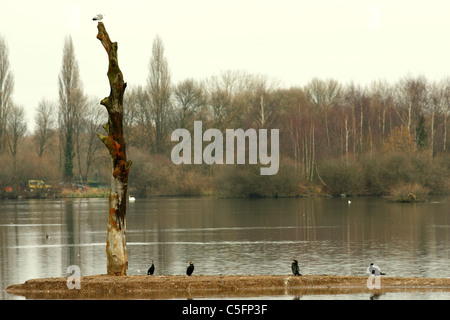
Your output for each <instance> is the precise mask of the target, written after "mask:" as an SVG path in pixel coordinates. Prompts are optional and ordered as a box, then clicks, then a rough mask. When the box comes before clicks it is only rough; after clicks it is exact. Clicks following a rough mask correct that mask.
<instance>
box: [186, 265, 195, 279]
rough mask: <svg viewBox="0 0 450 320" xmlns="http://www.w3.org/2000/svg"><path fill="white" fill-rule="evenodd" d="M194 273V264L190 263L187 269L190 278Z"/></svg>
mask: <svg viewBox="0 0 450 320" xmlns="http://www.w3.org/2000/svg"><path fill="white" fill-rule="evenodd" d="M192 272H194V264H193V263H192V262H189V266H188V267H187V269H186V275H188V276H190V275H191V274H192Z"/></svg>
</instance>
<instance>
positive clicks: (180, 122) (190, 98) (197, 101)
mask: <svg viewBox="0 0 450 320" xmlns="http://www.w3.org/2000/svg"><path fill="white" fill-rule="evenodd" d="M173 95H174V116H173V123H174V127H175V128H186V129H191V127H193V121H194V118H195V116H196V115H197V114H198V112H199V111H200V109H201V108H202V107H203V106H204V105H205V97H204V93H203V89H202V87H201V86H200V84H199V83H197V82H196V81H195V80H193V79H187V80H184V81H182V82H180V83H179V84H178V85H177V86H176V87H175V90H174V93H173Z"/></svg>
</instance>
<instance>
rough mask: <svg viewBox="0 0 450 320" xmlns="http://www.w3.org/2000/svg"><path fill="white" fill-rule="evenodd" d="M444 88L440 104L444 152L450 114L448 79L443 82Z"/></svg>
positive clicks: (449, 81) (449, 79)
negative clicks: (442, 120) (442, 117)
mask: <svg viewBox="0 0 450 320" xmlns="http://www.w3.org/2000/svg"><path fill="white" fill-rule="evenodd" d="M443 82H444V83H443V86H444V103H443V104H442V113H443V114H444V141H443V151H444V152H445V151H446V146H447V120H448V115H449V114H450V78H446V79H444V81H443Z"/></svg>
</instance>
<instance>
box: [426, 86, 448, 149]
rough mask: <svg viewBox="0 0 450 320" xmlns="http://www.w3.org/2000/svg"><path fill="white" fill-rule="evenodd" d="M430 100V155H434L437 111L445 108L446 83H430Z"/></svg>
mask: <svg viewBox="0 0 450 320" xmlns="http://www.w3.org/2000/svg"><path fill="white" fill-rule="evenodd" d="M429 100H430V103H429V105H428V108H429V110H430V112H431V123H430V133H431V137H430V138H431V141H430V156H431V157H433V156H434V144H435V141H434V137H435V128H434V127H435V117H436V113H438V112H440V111H441V110H442V109H443V106H444V101H445V87H444V83H442V82H441V83H438V82H434V83H431V84H430V87H429Z"/></svg>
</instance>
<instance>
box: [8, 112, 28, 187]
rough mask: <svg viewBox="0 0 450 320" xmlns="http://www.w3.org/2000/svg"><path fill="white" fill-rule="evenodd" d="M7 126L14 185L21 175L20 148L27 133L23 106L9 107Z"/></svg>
mask: <svg viewBox="0 0 450 320" xmlns="http://www.w3.org/2000/svg"><path fill="white" fill-rule="evenodd" d="M7 120H8V121H7V125H6V141H7V144H8V149H9V152H10V154H11V157H12V169H13V171H12V173H13V175H12V176H13V183H14V184H17V183H18V182H19V181H18V177H19V176H21V175H20V174H19V167H20V166H19V163H18V157H17V156H18V153H19V147H20V146H21V144H22V141H23V139H24V137H25V134H26V132H27V123H26V120H25V111H24V108H23V107H22V106H17V105H15V104H11V105H10V106H9V112H8V118H7Z"/></svg>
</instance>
